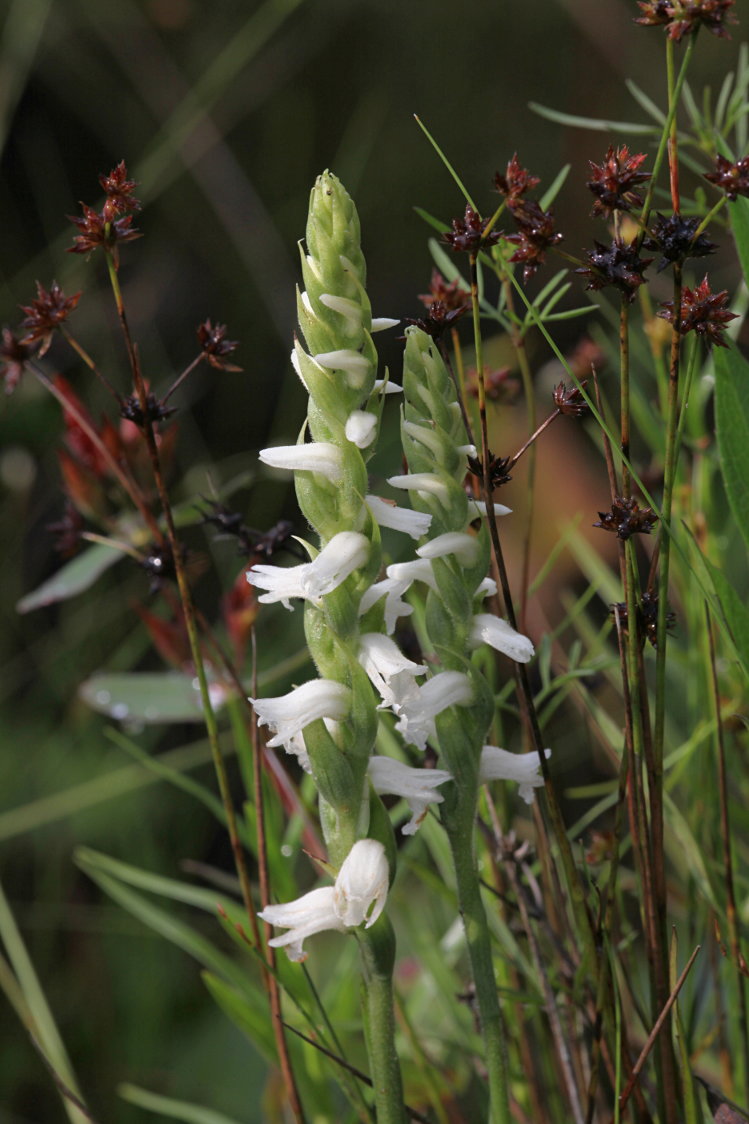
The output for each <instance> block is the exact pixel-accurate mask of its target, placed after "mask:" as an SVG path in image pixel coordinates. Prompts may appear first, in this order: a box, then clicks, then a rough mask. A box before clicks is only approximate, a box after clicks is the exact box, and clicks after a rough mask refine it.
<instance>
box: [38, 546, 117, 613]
mask: <svg viewBox="0 0 749 1124" xmlns="http://www.w3.org/2000/svg"><path fill="white" fill-rule="evenodd" d="M122 557H123V553H122V551H121V550H120V549H118V547H116V546H108V545H106V544H105V543H95V544H94V545H93V546H90V547H88V549H87V550H84V551H82V552H81V553H80V554H76V556H75V558H71V560H70V562H66V563H65V565H64V566H63V567H62V568H61V569H59V570H58V571H57V573H56V574H54V575H53V576H52V577H51V578H49V579H48V580H47V581H46V582H42V584H41V585H40V586H39V588H38V589H35V590H34V591H33V593H27V594H26V596H25V597H22V598H21V600H20V601H19V602H18V604H17V605H16V610H17V611H18V612H19V613H30V612H31V610H32V609H41V608H42V606H44V605H54V603H55V602H56V601H67V600H68V598H70V597H77V596H78V594H79V593H83V592H84V590H86V589H89V588H90V587H91V586H92V585H93V584H94V582H95V581H97V580H98V579H99V578H100V577H101V575H102V574H103V573H104V571H105V570H108V569H109V568H110V566H114V564H115V562H119V560H120V559H121V558H122Z"/></svg>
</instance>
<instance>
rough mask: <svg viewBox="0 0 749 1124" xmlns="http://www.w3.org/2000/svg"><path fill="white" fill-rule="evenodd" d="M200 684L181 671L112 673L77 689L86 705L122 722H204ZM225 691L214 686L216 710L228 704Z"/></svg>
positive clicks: (92, 678) (93, 676)
mask: <svg viewBox="0 0 749 1124" xmlns="http://www.w3.org/2000/svg"><path fill="white" fill-rule="evenodd" d="M196 683H197V681H196V680H194V679H193V678H192V677H191V676H188V675H181V674H180V673H179V672H178V671H166V672H157V671H154V672H139V671H117V672H115V671H113V672H100V673H99V674H97V675H92V676H91V678H90V679H87V680H86V681H85V682H84V683H81V685H80V687H79V688H78V694H79V695H80V697H81V698H82V699H83V701H84V702H85V703H87V704H88V706H90V707H91V708H92V710H96V711H98V713H99V714H106V715H107V716H108V717H109V718H116V719H117V720H118V721H119V722H135V723H145V724H147V725H150V724H152V723H162V722H164V723H172V722H202V721H203V708H202V706H201V703H200V691H199V689H198V687H197V685H196ZM226 697H227V696H226V689H225V688H224V687H223V686H219V685H218V684H214V685H212V687H211V698H212V702H213V706H214V709H215V710H219V709H220V708H221V707H222V706H223V705H224V703H225V702H226Z"/></svg>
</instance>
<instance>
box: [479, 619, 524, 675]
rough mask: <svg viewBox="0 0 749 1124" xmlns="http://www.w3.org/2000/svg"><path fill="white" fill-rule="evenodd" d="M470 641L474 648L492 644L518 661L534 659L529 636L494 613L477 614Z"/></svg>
mask: <svg viewBox="0 0 749 1124" xmlns="http://www.w3.org/2000/svg"><path fill="white" fill-rule="evenodd" d="M470 643H471V644H472V645H473V647H474V648H478V647H479V645H480V644H490V645H491V646H492V648H496V649H497V651H498V652H503V653H504V655H506V656H509V657H510V659H512V660H515V661H516V662H517V663H528V660H531V659H533V653H534V647H533V643H532V642H531V641H530V640H529V639H528V637H527V636H523V634H522V633H521V632H516V631H515V629H514V628H512V626H511V625H509V624H508V623H507V621H504V620H502V618H501V617H495V616H494V614H493V613H477V614H476V616H475V617H474V618H473V626H472V628H471V636H470Z"/></svg>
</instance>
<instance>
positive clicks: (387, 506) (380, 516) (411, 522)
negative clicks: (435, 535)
mask: <svg viewBox="0 0 749 1124" xmlns="http://www.w3.org/2000/svg"><path fill="white" fill-rule="evenodd" d="M364 498H365V500H366V501H367V504H368V506H369V510H370V511H371V512H372V515H373V516H374V518H375V520H376V522H377V523H379V525H380V526H381V527H389V528H390V530H391V531H404V532H405V534H407V535H410V536H411V538H412V539H420V538H423V536H424V535H426V533H427V532H428V530H429V527H430V524H431V522H432V517H431V515H427V514H425V512H423V511H414V510H413V508H411V507H398V505H397V504H394V503H393V502H392V501H391V500H383V499H381V498H380V496H365V497H364Z"/></svg>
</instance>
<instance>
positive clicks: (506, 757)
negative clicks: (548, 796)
mask: <svg viewBox="0 0 749 1124" xmlns="http://www.w3.org/2000/svg"><path fill="white" fill-rule="evenodd" d="M544 756H545V757H546V758H549V757H551V750H550V749H545V750H544ZM540 769H541V759H540V757H539V754H538V752H537V751H536V750H534V751H533V752H532V753H510V752H509V751H508V750H506V749H499V748H498V747H497V746H496V745H485V746H484V748H483V749H482V750H481V761H480V764H479V778H480V780H481V781H482V782H483V781H516V782H517V784H519V785H520V796H521V797H522V798H523V800H525V802H526V804H532V803H533V800H534V798H535V793H534V791H533V790H534V788H540V787H541V786H542V785H543V783H544V778H543V777H542V776H541V773H540Z"/></svg>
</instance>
